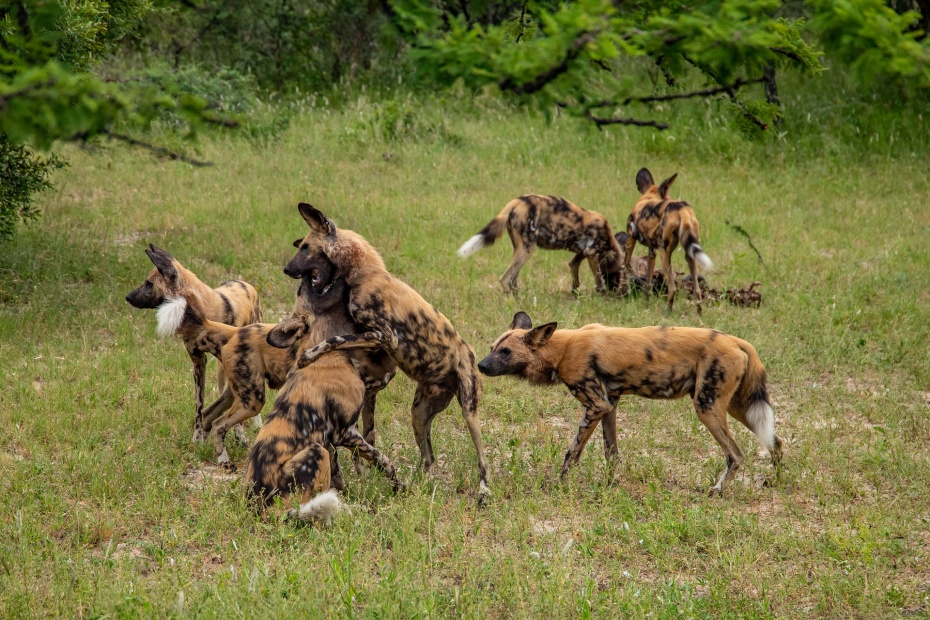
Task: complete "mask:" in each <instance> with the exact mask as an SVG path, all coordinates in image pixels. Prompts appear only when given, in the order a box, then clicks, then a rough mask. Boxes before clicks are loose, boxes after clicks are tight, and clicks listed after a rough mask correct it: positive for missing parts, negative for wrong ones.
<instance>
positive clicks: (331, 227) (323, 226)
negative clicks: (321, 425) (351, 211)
mask: <svg viewBox="0 0 930 620" xmlns="http://www.w3.org/2000/svg"><path fill="white" fill-rule="evenodd" d="M297 210H298V211H300V216H301V217H302V218H304V221H305V222H307V225H308V226H309V227H310V228H312V229H313V230H315V231H317V232H319V233H322V234H324V235H327V236H332V235H335V234H336V225H335V224H333V221H332V220H331V219H329V218H328V217H326V216H325V215H323V212H322V211H320V210H319V209H317V208H316V207H314V206H313V205H309V204H307V203H306V202H301V203H300V204H298V205H297Z"/></svg>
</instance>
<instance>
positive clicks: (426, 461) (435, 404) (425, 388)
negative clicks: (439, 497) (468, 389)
mask: <svg viewBox="0 0 930 620" xmlns="http://www.w3.org/2000/svg"><path fill="white" fill-rule="evenodd" d="M453 396H455V393H454V392H452V391H450V390H447V389H446V388H443V387H440V386H438V385H428V384H427V385H424V384H420V385H418V386H417V391H416V393H415V394H414V396H413V407H412V408H411V410H410V418H411V422H412V424H413V436H414V437H415V438H416V442H417V447H419V448H420V458H421V459H422V460H423V469H424V470H425V471H429V468H430V466H432V464H433V461H435V460H436V459H435V455H434V454H433V441H432V438H431V435H430V427H431V426H432V424H433V418H434V417H436V414H438V413H439V412H440V411H443V410H445V408H446V407H448V406H449V403H450V402H452V397H453Z"/></svg>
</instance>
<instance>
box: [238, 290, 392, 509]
mask: <svg viewBox="0 0 930 620" xmlns="http://www.w3.org/2000/svg"><path fill="white" fill-rule="evenodd" d="M347 294H348V288H347V286H346V283H345V280H343V279H342V278H338V279H336V280H333V281H330V282H329V283H328V284H327V285H326V286H325V287H323V288H322V289H321V290H317V289H316V288H314V287H310V286H301V289H300V297H301V299H302V301H303V302H304V308H305V310H306V311H307V312H306V313H305V314H295V316H294V317H292V318H290V319H288V320H286V321H283V322H282V323H279V324H278V325H277V326H275V327H273V328H272V329H271V330H270V331H269V332H268V335H267V340H268V343H269V344H270V345H272V346H274V347H279V348H280V349H290V348H292V347H295V346H299V345H298V343H299V342H300V341H301V340H306V341H310V342H319V341H320V340H323V339H325V338H327V337H330V336H334V335H339V334H345V333H351V332H354V331H355V330H357V326H355V324H354V323H353V322H352V320H351V318H350V317H349V315H348V312H347V311H346V296H347ZM298 305H300V302H299V303H298ZM353 353H361V354H362V355H357V354H356V355H354V356H353ZM369 353H370V352H368V351H361V352H351V351H350V352H346V351H335V352H331V353H328V354H326V355H324V356H322V357H321V358H319V359H318V360H316V362H315V363H314V364H313V365H312V366H307V367H305V368H301V369H296V368H295V369H292V370H291V372H290V373H288V375H287V379H286V381H285V382H284V385H283V386H282V387H281V391H280V392H278V397H277V398H276V399H275V401H274V408H273V409H272V411H271V413H270V414H269V415H268V419H267V420H266V421H265V424H264V425H263V426H262V429H261V430H260V431H259V432H258V437H257V438H256V439H255V445H254V446H252V451H251V453H250V454H249V463H248V467H247V469H246V474H245V486H246V492H247V494H248V495H249V496H250V497H251V498H252V499H253V500H254V501H256V502H258V503H260V504H261V505H267V503H268V502H269V501H270V500H271V499H272V498H273V497H275V496H277V495H284V494H288V493H291V492H296V493H298V494H299V495H298V500H299V502H300V508H299V509H296V510H292V511H291V512H290V513H289V515H290V516H292V517H297V518H299V519H301V520H304V521H311V520H326V519H328V518H329V517H331V516H332V515H333V514H334V513H336V512H337V511H338V510H339V508H340V502H339V497H338V495H337V494H336V492H335V490H330V481H331V477H332V476H334V475H335V472H336V467H335V462H334V461H331V456H330V452H329V450H328V448H329V447H330V446H333V447H343V448H350V449H352V450H354V451H355V454H356V455H359V456H361V457H363V458H365V459H366V460H368V461H371V462H372V463H374V464H375V465H376V466H377V467H378V468H379V469H381V470H382V471H383V472H384V473H385V475H387V477H388V478H389V479H390V481H391V484H392V485H393V487H394V490H395V491H396V490H398V489H399V488H400V481H399V480H398V478H397V473H396V472H395V470H394V466H393V465H391V462H390V461H389V460H388V459H387V457H385V456H384V455H382V454H381V453H380V452H378V451H377V450H375V448H374V447H373V446H371V445H370V444H369V443H368V442H366V441H365V438H364V437H362V435H361V434H360V433H359V432H358V429H357V428H356V424H357V423H358V418H359V414H360V413H361V412H362V408H363V406H364V403H365V399H366V392H367V391H368V390H367V388H366V385H365V381H364V380H363V379H362V376H361V375H360V373H359V367H360V365H361V366H362V367H364V365H365V363H366V360H367V358H368V356H369ZM353 357H354V358H355V359H353ZM333 456H335V451H333Z"/></svg>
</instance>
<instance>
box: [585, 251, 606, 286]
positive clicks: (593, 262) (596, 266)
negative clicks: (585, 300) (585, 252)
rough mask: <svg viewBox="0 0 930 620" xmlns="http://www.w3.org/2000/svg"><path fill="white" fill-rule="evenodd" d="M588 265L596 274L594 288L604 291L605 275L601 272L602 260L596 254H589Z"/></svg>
mask: <svg viewBox="0 0 930 620" xmlns="http://www.w3.org/2000/svg"><path fill="white" fill-rule="evenodd" d="M588 267H590V268H591V273H593V274H594V290H595V291H597V292H598V293H603V292H604V275H603V273H601V261H599V260H598V259H597V257H596V256H589V257H588Z"/></svg>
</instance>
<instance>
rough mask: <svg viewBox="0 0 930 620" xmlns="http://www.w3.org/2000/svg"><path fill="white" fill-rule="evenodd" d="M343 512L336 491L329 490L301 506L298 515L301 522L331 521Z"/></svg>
mask: <svg viewBox="0 0 930 620" xmlns="http://www.w3.org/2000/svg"><path fill="white" fill-rule="evenodd" d="M340 511H342V502H341V501H340V500H339V494H338V493H337V492H336V489H328V490H326V491H323V492H322V493H320V494H319V495H317V496H315V497H314V498H313V499H311V500H310V501H309V502H307V503H305V504H301V505H300V512H298V513H297V516H298V518H300V520H301V521H317V520H319V521H329V520H330V519H332V518H333V517H334V516H336V515H337V514H338V513H339V512H340Z"/></svg>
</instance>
